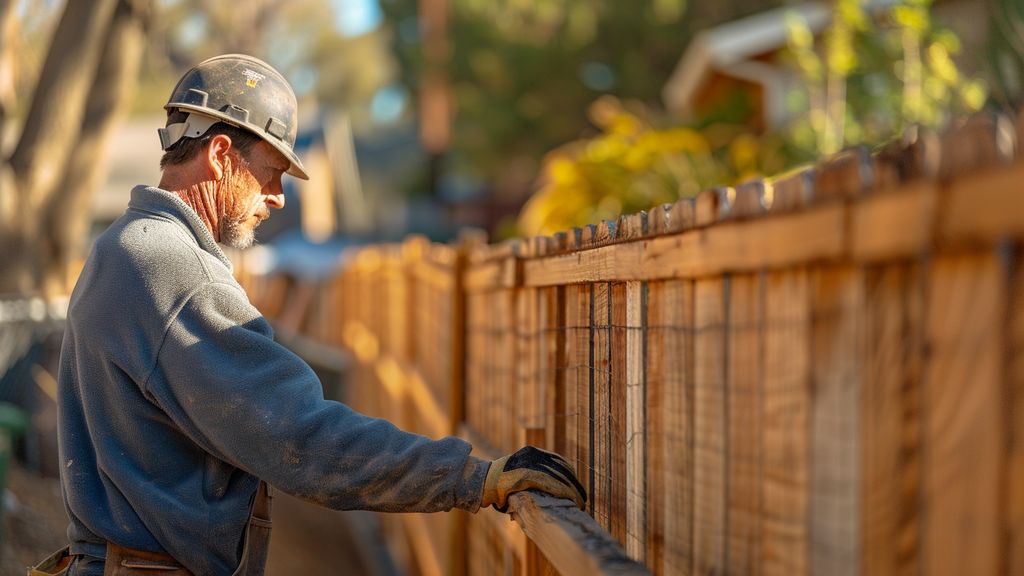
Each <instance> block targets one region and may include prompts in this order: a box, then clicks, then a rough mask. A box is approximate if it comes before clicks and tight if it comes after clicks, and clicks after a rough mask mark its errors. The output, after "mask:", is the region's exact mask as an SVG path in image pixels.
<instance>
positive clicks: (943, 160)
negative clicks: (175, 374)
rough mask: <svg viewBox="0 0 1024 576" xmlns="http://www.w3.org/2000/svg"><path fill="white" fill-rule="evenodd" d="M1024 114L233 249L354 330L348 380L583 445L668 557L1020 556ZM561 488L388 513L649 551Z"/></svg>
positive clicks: (724, 567) (461, 550)
mask: <svg viewBox="0 0 1024 576" xmlns="http://www.w3.org/2000/svg"><path fill="white" fill-rule="evenodd" d="M1018 142H1024V115H1022V116H1021V118H1020V119H1019V120H1018V121H1016V122H1014V121H1013V120H1011V119H1008V118H1006V117H1001V116H998V117H997V116H983V117H976V118H973V119H971V120H970V121H969V122H967V123H965V124H963V125H961V126H958V127H957V128H955V129H954V130H952V131H950V132H948V133H946V134H944V135H924V134H922V135H921V136H920V137H919V138H918V139H917V140H916V141H915V142H913V143H912V144H907V145H899V146H892V147H889V148H886V149H883V150H881V151H879V152H877V153H874V154H871V153H868V152H867V151H865V150H859V149H858V150H849V151H846V152H843V153H841V154H839V155H837V156H835V157H833V158H830V159H828V160H826V161H824V162H822V163H820V164H818V165H817V166H814V167H812V168H808V169H805V170H800V171H797V172H794V173H791V174H787V175H783V176H780V177H778V178H773V179H768V180H764V181H757V182H751V183H747V184H743V185H741V186H737V187H735V188H723V189H718V190H710V191H706V192H704V193H702V194H700V195H699V196H698V197H697V198H696V199H695V200H684V201H680V202H678V203H676V204H674V205H668V206H660V207H656V208H653V209H652V210H650V211H648V212H647V213H642V214H634V215H628V216H623V217H621V218H620V219H618V220H617V221H615V222H604V223H599V224H597V225H594V226H588V227H585V228H582V229H576V230H572V231H569V232H567V233H564V234H557V235H555V236H554V237H552V238H535V239H531V240H528V241H518V242H512V243H506V244H503V245H498V246H486V245H483V244H481V243H479V242H472V241H463V242H460V243H458V244H454V245H437V244H430V243H428V242H426V241H424V240H422V239H411V240H409V241H408V242H406V243H404V244H401V245H389V246H376V247H371V248H366V249H363V250H360V251H359V252H358V253H357V254H355V255H353V256H351V257H350V258H349V259H348V260H347V261H346V264H345V265H344V266H343V267H341V268H340V270H339V273H338V274H337V275H336V276H335V277H332V278H330V279H328V280H323V281H320V282H319V284H317V285H315V286H314V285H309V284H308V283H307V284H305V285H306V286H307V287H306V288H302V286H303V283H301V282H298V281H295V280H293V279H286V278H285V279H282V278H273V277H270V278H267V277H263V278H260V277H254V276H251V275H247V274H245V273H244V266H243V267H242V268H243V273H242V274H241V277H242V278H243V281H244V283H245V284H246V286H247V288H248V289H249V292H250V294H251V296H252V298H253V301H254V303H256V304H257V305H258V306H260V307H261V309H263V310H264V311H265V312H266V313H268V315H270V316H272V317H276V318H277V319H278V322H279V324H280V323H282V322H281V321H282V320H284V322H283V323H284V324H285V325H286V326H288V327H289V328H288V329H291V330H299V331H303V332H305V333H306V334H308V335H309V336H311V337H313V338H316V339H318V340H319V341H321V342H323V343H325V344H328V345H331V346H337V345H342V346H344V347H346V348H347V349H349V350H351V351H352V352H353V355H354V357H355V359H356V361H355V369H354V374H353V378H351V390H350V395H349V397H348V401H349V402H351V404H352V405H353V406H354V407H356V408H357V409H359V410H362V411H365V412H367V413H370V414H375V415H380V416H385V417H387V418H390V419H392V420H393V421H395V422H396V423H397V424H399V425H400V426H403V427H405V428H407V429H409V430H414V431H417V432H421V433H424V434H426V435H429V436H434V437H439V436H442V435H447V434H457V435H461V436H463V437H464V438H467V439H468V440H470V441H471V442H472V443H473V444H474V446H475V449H476V450H477V453H478V454H479V455H481V456H483V457H493V456H497V455H501V454H505V453H508V452H511V451H513V450H515V449H517V448H519V447H520V446H521V445H523V444H524V443H531V444H535V445H538V446H542V447H546V448H549V449H552V450H555V451H557V452H560V453H562V454H564V455H566V457H567V458H568V459H569V460H570V461H571V462H572V463H573V465H574V466H575V468H576V471H577V473H578V475H579V477H580V479H581V480H582V482H583V483H584V485H585V486H586V487H587V491H588V493H589V495H590V499H589V501H588V503H587V509H586V513H587V514H588V515H589V516H591V517H592V518H593V520H591V522H592V523H593V522H596V523H597V524H598V525H599V526H600V527H601V528H600V529H598V530H597V532H600V533H601V534H597V536H596V537H597V539H598V540H599V539H600V537H601V536H602V534H603V535H605V536H607V535H610V536H611V537H612V538H613V539H614V541H617V542H618V544H619V545H621V547H622V548H623V549H624V550H625V553H626V554H628V556H629V557H630V558H632V559H634V560H636V561H637V562H638V563H640V564H642V565H644V566H646V568H647V569H648V570H650V572H652V573H654V574H753V575H765V576H767V575H773V574H780V575H800V574H828V575H843V574H850V575H854V574H865V575H873V576H874V575H879V576H885V575H896V574H926V575H945V574H950V575H963V574H972V575H997V574H1024V267H1022V266H1021V264H1022V259H1021V257H1020V249H1021V247H1022V242H1024V158H1022V157H1021V156H1022V155H1021V154H1018V153H1017V143H1018ZM289 286H290V288H289ZM304 294H305V296H304ZM282 302H283V303H284V304H285V306H284V307H282V306H281V305H280V304H281V303H282ZM288 306H291V308H289V307H288ZM296 310H298V311H297V312H296ZM540 500H542V499H532V500H531V499H529V498H524V499H520V500H519V501H518V502H517V504H516V507H515V508H514V510H515V511H516V512H517V515H516V516H517V519H518V520H519V521H520V524H516V523H511V522H509V521H508V519H507V517H506V516H504V515H500V514H498V513H496V512H493V511H490V510H488V511H481V512H480V513H479V514H476V515H467V514H461V513H460V514H438V515H399V516H394V517H393V520H392V522H391V523H390V525H391V526H392V528H391V529H392V531H393V533H394V534H395V535H396V542H400V544H399V546H402V547H404V548H405V549H406V550H408V551H409V554H408V556H409V557H410V559H411V562H412V563H414V564H415V565H416V566H417V567H418V568H417V569H418V570H419V572H421V573H423V574H441V573H454V574H463V573H469V574H474V575H482V574H496V573H505V574H528V575H535V574H548V573H557V572H562V573H576V574H582V573H585V572H590V573H594V572H597V573H601V572H603V573H619V572H621V573H634V572H637V571H639V570H638V566H636V565H634V566H630V565H629V564H628V563H625V562H622V561H621V558H617V557H616V553H617V551H616V550H611V551H609V546H608V545H607V543H605V544H598V545H594V544H593V542H590V543H588V542H586V541H585V540H586V538H591V537H594V534H593V530H591V529H590V528H586V527H584V529H583V532H587V531H588V530H590V533H589V534H587V535H584V536H581V535H580V532H579V531H577V532H575V533H574V532H573V530H574V528H573V526H574V525H576V524H574V522H575V521H574V520H572V519H570V520H568V521H566V520H565V518H564V517H559V513H557V512H555V511H552V510H553V509H552V508H548V509H545V508H544V506H545V505H544V503H543V502H541V505H540V506H539V507H538V506H536V504H537V502H538V501H540ZM560 518H561V519H560ZM520 525H521V526H522V529H521V528H520ZM579 526H582V524H579ZM524 530H525V532H524ZM611 548H615V546H611ZM549 563H550V564H549ZM552 565H553V566H552Z"/></svg>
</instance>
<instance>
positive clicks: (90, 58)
mask: <svg viewBox="0 0 1024 576" xmlns="http://www.w3.org/2000/svg"><path fill="white" fill-rule="evenodd" d="M17 4H18V2H16V1H15V0H0V24H3V26H2V27H0V30H4V31H5V32H6V31H8V30H10V29H11V26H12V25H11V24H10V20H11V19H13V18H16V17H17V14H18V13H17V11H16V8H17V7H16V5H17ZM151 14H152V0H89V1H86V0H75V1H71V2H68V3H67V4H66V6H65V7H64V11H63V14H62V16H61V18H60V22H59V23H58V25H57V29H56V30H55V32H54V34H53V39H52V41H51V42H50V44H49V50H48V52H47V56H46V59H45V62H44V63H43V66H42V70H41V72H40V74H39V77H38V82H37V84H36V89H35V91H34V93H33V95H32V99H31V102H30V103H29V105H28V111H27V114H26V117H25V120H24V123H23V126H22V129H21V131H20V134H19V136H18V139H17V141H16V143H15V145H14V149H13V151H12V152H11V153H10V154H9V155H8V154H7V151H6V150H0V244H2V245H3V246H4V249H5V251H6V257H5V258H3V259H0V293H10V292H43V293H45V294H61V293H66V291H67V288H68V287H67V286H66V285H65V283H66V279H67V274H66V272H67V268H66V263H67V257H68V255H69V254H70V253H72V252H74V251H75V249H76V247H77V243H78V242H80V241H81V236H82V234H83V230H84V229H85V227H86V225H85V224H84V223H83V222H88V217H89V215H88V210H86V209H85V208H84V207H85V206H87V205H88V198H89V195H90V194H91V193H92V190H93V189H92V187H90V186H88V183H89V182H94V181H95V178H96V174H97V173H98V172H100V171H101V170H102V164H103V159H102V151H103V149H104V147H105V146H104V143H105V140H107V139H108V138H109V136H110V134H111V126H112V125H113V123H114V122H115V121H116V120H117V119H118V118H119V117H120V116H121V115H122V114H123V113H124V112H125V110H126V108H127V105H128V103H129V102H130V100H131V92H132V87H133V86H134V81H133V80H134V78H135V76H136V74H137V71H138V66H139V61H140V57H141V54H142V43H143V37H144V36H143V34H144V29H145V26H146V24H147V22H148V21H149V19H150V18H151ZM14 41H15V39H14V37H12V36H9V35H7V34H3V35H2V36H0V58H12V57H13V56H12V54H13V51H12V50H11V49H10V48H9V47H10V45H11V44H10V43H11V42H14ZM9 67H13V64H12V62H11V60H3V61H0V70H6V69H10V68H9ZM9 98H10V96H8V99H9ZM2 105H4V106H10V105H11V103H10V102H2ZM3 118H4V119H5V120H9V116H4V117H3Z"/></svg>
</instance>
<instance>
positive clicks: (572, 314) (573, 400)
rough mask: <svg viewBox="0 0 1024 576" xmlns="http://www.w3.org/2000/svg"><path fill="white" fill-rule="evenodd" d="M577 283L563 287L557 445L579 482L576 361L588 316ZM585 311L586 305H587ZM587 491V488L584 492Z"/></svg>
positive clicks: (579, 422) (578, 410) (579, 385)
mask: <svg viewBox="0 0 1024 576" xmlns="http://www.w3.org/2000/svg"><path fill="white" fill-rule="evenodd" d="M580 292H581V286H579V285H573V286H566V287H565V301H564V303H563V305H564V306H565V332H564V335H565V347H564V349H563V356H562V360H561V371H562V374H563V376H562V378H563V382H564V384H563V386H564V388H565V392H564V402H565V414H564V418H563V419H564V421H565V437H564V439H563V441H562V442H563V444H562V446H560V452H561V454H562V455H563V456H565V458H566V460H568V461H569V463H570V464H572V465H573V471H574V472H576V476H578V477H579V478H580V481H581V482H582V481H583V480H584V474H583V472H584V471H585V467H584V466H583V463H582V462H581V461H580V445H579V429H580V427H581V426H583V425H584V419H583V415H582V414H581V413H580V409H581V407H580V398H579V389H580V387H581V386H582V384H583V383H581V382H580V381H579V373H580V371H579V369H578V364H577V363H578V362H579V357H580V354H582V353H583V352H582V351H581V350H579V346H580V344H581V338H580V336H579V334H580V332H582V331H583V330H584V322H589V314H588V318H586V319H584V318H581V317H580V312H581V310H580V303H579V301H580V299H581V293H580ZM588 311H589V306H588ZM588 494H589V491H588Z"/></svg>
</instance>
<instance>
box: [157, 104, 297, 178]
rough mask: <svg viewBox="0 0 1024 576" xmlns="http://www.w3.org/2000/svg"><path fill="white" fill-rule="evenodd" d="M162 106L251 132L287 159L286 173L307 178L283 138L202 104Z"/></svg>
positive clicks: (293, 152)
mask: <svg viewBox="0 0 1024 576" xmlns="http://www.w3.org/2000/svg"><path fill="white" fill-rule="evenodd" d="M164 108H166V109H175V110H185V111H188V112H194V113H198V114H202V115H204V116H210V117H212V118H216V119H217V120H218V121H220V122H223V123H225V124H228V125H230V126H234V127H235V128H241V129H242V130H246V131H248V132H252V133H253V134H255V135H257V136H259V137H260V139H261V140H263V141H264V142H266V143H267V144H270V145H271V146H273V147H274V149H275V150H277V151H278V152H280V153H281V154H282V155H283V156H284V157H285V159H287V160H288V162H289V163H290V164H291V166H289V167H288V170H287V171H286V172H285V173H286V174H288V175H291V176H294V177H296V178H298V179H300V180H309V174H307V173H306V168H305V167H304V166H303V165H302V161H301V160H299V156H298V155H297V154H296V153H295V151H294V150H292V149H291V148H290V147H289V146H288V145H287V144H286V143H285V142H284V141H283V140H280V139H278V138H275V137H273V136H272V135H270V134H267V133H266V132H264V131H262V130H260V129H259V128H257V127H255V126H253V125H251V124H246V123H242V122H238V121H237V120H235V119H234V118H232V117H231V116H228V115H227V114H223V113H221V112H218V111H216V110H210V109H209V108H203V107H202V106H191V105H188V104H173V105H171V104H168V105H166V106H164Z"/></svg>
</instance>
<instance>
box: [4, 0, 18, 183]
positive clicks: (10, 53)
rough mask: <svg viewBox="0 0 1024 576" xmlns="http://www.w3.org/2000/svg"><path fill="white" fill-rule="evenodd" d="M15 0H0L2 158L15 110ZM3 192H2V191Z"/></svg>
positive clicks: (5, 150) (5, 151)
mask: <svg viewBox="0 0 1024 576" xmlns="http://www.w3.org/2000/svg"><path fill="white" fill-rule="evenodd" d="M14 4H15V2H14V0H0V158H3V157H4V154H6V153H7V148H6V146H5V144H6V140H5V135H6V134H7V131H6V128H7V118H8V117H10V115H11V111H13V110H14V105H15V103H16V99H15V94H14V76H15V72H14V68H15V65H16V61H15V58H14V50H15V45H14V43H15V39H16V38H17V33H16V30H17V28H16V27H15V22H16V21H15V19H14ZM0 194H2V192H0Z"/></svg>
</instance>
